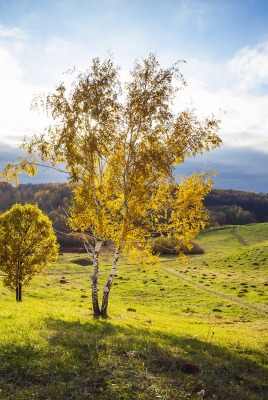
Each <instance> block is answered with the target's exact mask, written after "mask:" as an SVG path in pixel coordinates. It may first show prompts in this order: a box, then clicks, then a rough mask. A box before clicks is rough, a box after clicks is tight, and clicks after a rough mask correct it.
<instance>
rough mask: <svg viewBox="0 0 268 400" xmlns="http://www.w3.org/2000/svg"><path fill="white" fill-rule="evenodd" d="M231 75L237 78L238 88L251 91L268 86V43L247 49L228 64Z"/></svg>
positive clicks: (241, 51)
mask: <svg viewBox="0 0 268 400" xmlns="http://www.w3.org/2000/svg"><path fill="white" fill-rule="evenodd" d="M228 68H229V71H230V73H231V74H232V75H233V76H234V77H236V79H237V83H238V88H239V89H241V90H251V89H254V88H257V87H258V86H261V85H267V84H268V42H264V43H260V44H258V45H257V46H255V47H251V48H250V47H245V48H243V49H242V50H240V51H239V52H238V53H237V54H236V55H235V56H234V58H233V59H232V60H230V62H229V63H228Z"/></svg>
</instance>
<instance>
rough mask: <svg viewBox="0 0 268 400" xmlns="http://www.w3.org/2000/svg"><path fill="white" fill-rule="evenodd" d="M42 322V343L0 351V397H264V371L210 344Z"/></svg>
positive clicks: (104, 325)
mask: <svg viewBox="0 0 268 400" xmlns="http://www.w3.org/2000/svg"><path fill="white" fill-rule="evenodd" d="M46 323H47V330H46V331H45V334H46V335H47V334H48V333H47V332H50V334H49V336H46V338H45V339H46V343H47V344H46V345H41V344H38V343H25V344H24V345H16V344H14V343H13V344H12V343H10V344H8V345H6V347H3V348H2V349H1V350H0V362H1V364H0V388H1V393H0V397H1V399H10V400H11V399H15V398H16V399H17V400H23V399H25V400H26V399H27V400H30V399H39V400H61V399H63V400H65V399H66V400H67V399H78V400H80V399H100V400H104V399H105V400H125V399H133V400H136V399H146V400H149V399H154V400H155V399H166V400H182V399H200V398H206V399H217V400H223V399H228V400H254V399H255V400H262V399H263V400H264V399H266V398H267V397H266V396H267V391H268V384H267V382H265V378H267V370H265V368H264V367H261V366H258V365H257V364H256V363H255V362H253V361H251V360H250V359H249V358H247V357H246V356H245V355H241V354H237V353H235V352H231V351H228V350H226V349H224V348H221V347H219V346H217V345H214V344H212V343H207V342H203V341H200V340H198V339H196V338H192V337H189V336H188V337H186V336H184V337H178V336H175V335H169V334H163V333H160V332H155V331H148V330H146V329H137V328H133V327H131V326H117V325H113V324H112V323H110V322H107V321H90V322H88V323H85V324H81V323H80V322H67V321H63V320H55V319H48V320H47V321H46Z"/></svg>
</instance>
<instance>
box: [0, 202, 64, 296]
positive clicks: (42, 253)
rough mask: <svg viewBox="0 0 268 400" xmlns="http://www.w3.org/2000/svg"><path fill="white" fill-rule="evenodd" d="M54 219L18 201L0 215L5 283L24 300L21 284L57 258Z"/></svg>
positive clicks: (0, 265)
mask: <svg viewBox="0 0 268 400" xmlns="http://www.w3.org/2000/svg"><path fill="white" fill-rule="evenodd" d="M56 240H57V239H56V236H55V234H54V231H53V228H52V224H51V221H50V220H49V218H48V217H47V216H46V215H44V214H43V213H42V211H41V210H40V209H39V208H38V207H37V206H34V205H30V204H25V205H20V204H15V205H14V206H13V207H12V208H11V209H10V210H9V211H7V212H5V213H4V214H2V215H0V271H2V272H3V273H4V274H5V276H4V285H5V286H7V287H8V288H10V289H12V290H15V291H16V300H17V301H21V300H22V286H25V285H27V284H28V283H29V281H30V280H31V279H32V277H33V276H34V275H35V274H36V273H38V272H41V271H43V270H44V269H45V268H46V267H48V266H49V264H50V263H51V262H52V261H54V260H56V259H57V255H58V244H57V242H56Z"/></svg>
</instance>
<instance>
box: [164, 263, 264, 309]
mask: <svg viewBox="0 0 268 400" xmlns="http://www.w3.org/2000/svg"><path fill="white" fill-rule="evenodd" d="M163 270H164V271H166V272H169V273H170V274H172V275H175V276H177V277H178V278H180V279H181V280H183V281H185V282H187V283H189V284H191V285H192V286H194V287H196V288H198V289H201V290H204V291H205V292H208V293H211V294H214V295H215V296H218V297H220V298H221V299H224V300H228V301H229V302H231V303H234V304H238V305H240V306H241V307H245V308H248V309H249V310H251V311H255V312H257V313H259V314H262V315H268V311H266V310H263V309H262V308H260V307H258V306H255V305H254V304H251V303H248V302H246V301H244V300H240V299H237V298H236V297H235V296H232V295H231V294H227V293H223V292H220V291H219V290H214V289H210V288H208V287H207V286H204V285H202V284H201V283H198V282H195V281H193V280H192V279H190V278H186V277H185V276H184V275H183V274H180V273H179V272H177V271H175V270H174V269H172V268H165V267H164V268H163Z"/></svg>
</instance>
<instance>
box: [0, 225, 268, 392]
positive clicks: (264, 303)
mask: <svg viewBox="0 0 268 400" xmlns="http://www.w3.org/2000/svg"><path fill="white" fill-rule="evenodd" d="M237 233H238V234H239V236H241V237H242V238H243V239H244V241H245V243H246V244H247V245H245V244H242V243H241V242H240V241H239V240H238V238H237V237H236V236H235V235H234V234H233V227H232V226H225V227H220V228H213V229H208V230H205V231H203V232H202V234H200V235H199V237H198V238H197V239H196V242H197V243H198V244H200V245H201V246H202V247H203V248H204V250H205V254H202V255H195V256H190V257H188V264H187V265H183V264H182V263H181V262H178V261H177V260H176V258H174V257H171V256H170V257H163V258H161V263H160V266H159V267H150V268H149V267H148V269H147V270H140V269H139V267H138V266H137V265H131V264H127V263H126V262H124V261H122V262H121V264H120V265H119V268H118V273H117V276H116V279H115V282H114V286H113V288H112V292H111V298H110V304H109V310H108V311H109V316H110V318H109V319H108V320H105V321H98V320H93V318H92V309H91V297H90V296H91V294H90V275H91V268H92V267H91V266H90V265H88V262H87V258H86V255H83V254H80V255H78V254H64V255H61V256H60V257H59V260H58V262H57V263H55V264H54V265H53V266H52V267H51V269H50V271H49V274H48V275H47V276H38V277H36V278H34V279H33V281H32V282H31V283H30V286H29V287H28V288H27V289H26V290H25V292H24V293H23V302H22V303H16V302H15V294H14V293H10V292H9V291H8V290H7V289H6V288H3V287H2V284H1V282H0V284H1V287H0V299H1V311H0V319H1V326H0V345H1V346H0V399H6V400H7V399H9V400H11V399H12V400H13V399H17V400H24V399H25V400H28V399H29V400H30V399H38V400H60V399H78V400H80V399H100V400H104V399H106V400H113V399H115V400H127V399H133V400H136V399H146V400H147V399H148V400H149V399H166V400H184V399H200V398H205V399H217V400H223V399H226V400H244V399H245V400H246V399H248V400H264V399H265V400H266V399H267V398H268V357H267V352H268V224H252V225H247V226H243V227H239V229H238V231H237ZM102 262H103V265H104V268H103V270H102V272H101V277H100V279H101V280H104V279H105V277H106V276H107V272H108V270H109V255H106V256H105V257H104V258H103V260H102ZM60 281H61V282H60ZM63 282H64V283H63Z"/></svg>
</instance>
